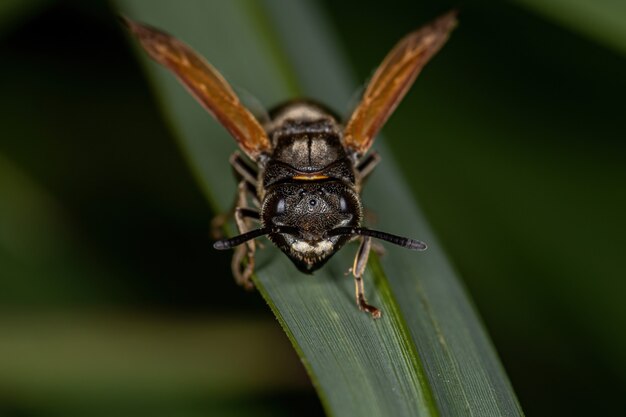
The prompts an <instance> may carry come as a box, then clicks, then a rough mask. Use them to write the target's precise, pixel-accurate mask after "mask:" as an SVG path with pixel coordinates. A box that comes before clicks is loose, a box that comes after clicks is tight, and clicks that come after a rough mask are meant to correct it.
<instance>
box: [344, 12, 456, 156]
mask: <svg viewBox="0 0 626 417" xmlns="http://www.w3.org/2000/svg"><path fill="white" fill-rule="evenodd" d="M454 26H456V12H454V11H453V12H449V13H447V14H445V15H443V16H441V17H439V18H437V19H436V20H434V21H433V22H431V23H429V24H428V25H426V26H424V27H422V28H420V29H418V30H416V31H415V32H412V33H409V34H408V35H407V36H405V37H404V38H403V39H402V40H400V42H398V44H397V45H396V46H395V47H394V48H393V49H392V50H391V52H389V54H387V56H386V57H385V59H384V61H383V62H382V64H380V66H379V67H378V69H377V70H376V72H375V73H374V76H373V77H372V80H371V81H370V82H369V84H368V86H367V89H366V90H365V93H364V94H363V98H362V99H361V102H360V103H359V105H358V107H357V108H356V109H355V110H354V112H353V113H352V116H351V117H350V120H349V121H348V123H347V125H346V127H345V130H344V135H343V142H344V145H345V146H346V147H347V148H349V149H350V150H352V151H354V152H356V153H357V154H359V155H363V154H364V153H365V152H367V150H368V149H369V148H370V146H372V143H373V142H374V138H375V136H376V134H377V133H378V131H379V130H380V129H381V128H382V127H383V125H384V124H385V122H386V121H387V119H388V118H389V116H391V113H393V111H394V110H395V109H396V107H397V106H398V104H399V103H400V101H401V100H402V98H403V97H404V95H405V94H406V92H407V91H408V90H409V88H410V87H411V85H412V84H413V81H415V77H417V74H419V72H420V71H421V69H422V68H424V66H425V65H426V63H427V62H428V61H429V60H430V58H432V56H433V55H435V53H437V51H439V49H441V47H442V46H443V44H444V43H445V42H446V40H448V36H449V34H450V31H451V30H452V29H453V28H454Z"/></svg>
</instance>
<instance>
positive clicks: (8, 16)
mask: <svg viewBox="0 0 626 417" xmlns="http://www.w3.org/2000/svg"><path fill="white" fill-rule="evenodd" d="M49 3H50V0H2V1H1V2H0V35H2V34H3V33H5V32H8V31H9V30H10V28H11V26H13V25H14V24H15V22H17V21H19V19H20V18H22V17H24V16H27V15H28V14H30V13H32V12H33V11H34V10H36V9H38V8H41V7H42V6H45V5H47V4H49Z"/></svg>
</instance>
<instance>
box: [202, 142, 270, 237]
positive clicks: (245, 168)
mask: <svg viewBox="0 0 626 417" xmlns="http://www.w3.org/2000/svg"><path fill="white" fill-rule="evenodd" d="M229 162H230V165H231V166H232V168H233V174H234V175H235V179H237V181H240V182H241V181H243V182H245V189H246V191H247V192H246V193H245V194H244V204H242V199H241V191H239V192H238V193H237V194H236V195H235V200H234V201H233V204H232V206H231V208H230V209H229V210H228V211H227V212H225V213H222V214H218V215H217V216H215V217H213V220H211V236H212V237H213V239H215V240H219V239H221V238H222V237H224V232H223V229H224V225H225V224H226V222H227V221H228V220H229V219H230V218H231V216H233V215H234V214H235V209H236V208H237V207H245V206H247V204H245V196H246V195H247V196H248V197H250V198H251V199H252V203H253V204H254V205H256V206H257V207H259V206H260V203H259V200H258V198H257V196H256V186H257V179H256V177H257V175H258V173H257V171H256V169H255V168H253V167H251V166H250V165H249V164H248V163H247V162H246V160H245V159H244V158H243V157H242V156H241V154H240V153H239V152H237V151H235V152H234V153H233V154H232V155H231V157H230V159H229ZM240 187H241V184H240Z"/></svg>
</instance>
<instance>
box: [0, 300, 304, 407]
mask: <svg viewBox="0 0 626 417" xmlns="http://www.w3.org/2000/svg"><path fill="white" fill-rule="evenodd" d="M0 334H2V339H1V340H0V385H2V386H10V387H11V390H12V391H13V393H14V395H16V396H19V397H26V398H30V399H31V401H32V400H33V399H37V400H38V401H44V402H50V401H51V400H52V399H54V398H57V399H61V398H63V399H68V398H69V399H71V400H74V401H76V400H78V399H80V401H79V402H81V403H89V402H90V401H91V400H95V401H97V402H102V400H103V398H101V397H102V396H103V395H106V396H107V398H108V400H111V401H114V400H120V399H122V398H150V397H153V396H158V397H159V398H160V399H161V401H163V400H164V399H165V398H166V397H169V398H179V397H186V398H198V397H199V398H202V397H203V395H205V394H210V395H211V396H214V397H215V398H220V397H230V396H233V395H240V394H243V393H247V394H251V393H254V394H257V395H258V394H261V393H272V392H276V391H279V390H286V391H290V390H297V389H303V388H306V387H308V386H309V384H308V381H306V376H305V375H304V373H303V372H301V369H302V368H301V366H300V364H299V363H298V360H297V357H296V355H294V354H293V352H291V351H290V346H289V345H288V344H287V343H286V341H284V339H283V337H282V335H281V334H280V331H279V330H278V329H277V328H276V326H274V325H273V323H270V322H268V321H265V320H250V319H237V318H233V317H215V318H210V319H209V318H195V319H191V318H189V317H180V318H166V317H160V316H153V315H146V314H141V315H138V314H131V313H128V312H125V313H120V312H118V313H115V314H105V313H98V314H95V313H93V312H90V313H86V314H83V315H81V316H77V315H76V314H67V313H65V314H61V313H50V312H46V313H45V314H41V313H30V314H24V313H20V314H5V315H4V316H3V317H2V318H1V319H0ZM42 346H45V347H46V348H45V349H42ZM251 346H254V355H251V354H250V347H251ZM287 349H289V350H287ZM276 356H279V357H280V358H281V361H280V362H276V361H274V360H273V358H275V357H276ZM200 364H202V366H200ZM105 393H106V394H105Z"/></svg>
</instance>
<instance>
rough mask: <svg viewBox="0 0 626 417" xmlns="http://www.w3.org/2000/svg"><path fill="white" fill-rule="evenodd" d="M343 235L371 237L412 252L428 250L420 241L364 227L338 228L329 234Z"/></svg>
mask: <svg viewBox="0 0 626 417" xmlns="http://www.w3.org/2000/svg"><path fill="white" fill-rule="evenodd" d="M341 235H360V236H369V237H373V238H376V239H381V240H385V241H387V242H389V243H393V244H394V245H398V246H402V247H403V248H407V249H411V250H426V248H427V247H428V245H426V243H424V242H421V241H419V240H415V239H410V238H408V237H402V236H396V235H392V234H391V233H386V232H380V231H378V230H371V229H366V228H364V227H338V228H336V229H333V230H331V231H329V232H328V236H341Z"/></svg>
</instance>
